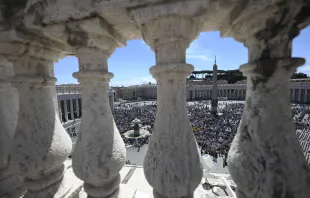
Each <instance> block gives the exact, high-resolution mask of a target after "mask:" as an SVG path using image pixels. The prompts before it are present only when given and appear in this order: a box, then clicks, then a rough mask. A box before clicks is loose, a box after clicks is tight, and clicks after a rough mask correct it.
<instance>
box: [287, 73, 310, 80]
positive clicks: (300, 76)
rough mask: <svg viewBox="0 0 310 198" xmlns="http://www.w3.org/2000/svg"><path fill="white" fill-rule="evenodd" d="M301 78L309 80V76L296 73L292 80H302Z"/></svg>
mask: <svg viewBox="0 0 310 198" xmlns="http://www.w3.org/2000/svg"><path fill="white" fill-rule="evenodd" d="M300 78H309V76H308V75H307V74H304V73H301V72H299V73H297V72H296V73H294V74H293V75H292V76H291V79H300Z"/></svg>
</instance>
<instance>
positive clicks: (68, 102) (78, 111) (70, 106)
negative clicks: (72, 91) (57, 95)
mask: <svg viewBox="0 0 310 198" xmlns="http://www.w3.org/2000/svg"><path fill="white" fill-rule="evenodd" d="M58 110H59V117H60V118H61V121H62V122H68V121H69V120H75V119H78V118H81V116H82V99H81V98H76V99H59V100H58Z"/></svg>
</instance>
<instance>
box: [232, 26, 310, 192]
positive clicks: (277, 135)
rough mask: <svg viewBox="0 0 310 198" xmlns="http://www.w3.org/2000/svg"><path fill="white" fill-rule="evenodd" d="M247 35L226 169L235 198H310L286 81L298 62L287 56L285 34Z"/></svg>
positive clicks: (289, 43)
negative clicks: (238, 113) (241, 99)
mask: <svg viewBox="0 0 310 198" xmlns="http://www.w3.org/2000/svg"><path fill="white" fill-rule="evenodd" d="M258 35H272V34H268V32H261V33H259V34H257V35H256V36H257V37H256V36H252V37H249V38H248V39H247V40H246V42H245V45H246V46H247V47H248V51H249V63H248V64H244V65H242V66H241V67H240V70H241V71H242V72H243V74H244V75H245V76H246V77H247V93H246V102H245V108H244V112H243V116H242V119H241V122H240V125H239V128H238V132H237V134H236V136H235V138H234V140H233V143H232V145H231V148H230V151H229V157H228V168H229V172H230V174H231V176H232V178H233V180H234V181H235V183H236V184H237V191H236V194H237V197H238V198H249V197H256V198H267V197H283V198H284V197H294V198H308V197H309V195H310V188H309V185H310V172H309V167H308V165H307V162H306V160H305V157H304V155H303V153H302V151H301V148H300V145H299V142H298V139H297V136H296V132H295V128H294V124H293V120H292V112H291V111H292V110H291V103H290V92H289V88H290V84H289V82H290V77H291V75H292V74H293V73H294V72H295V71H296V67H298V66H300V65H303V64H304V62H305V61H304V59H302V58H292V57H291V47H292V41H291V40H289V39H288V36H286V35H276V36H275V37H270V38H268V39H266V38H265V39H264V40H261V37H259V36H258Z"/></svg>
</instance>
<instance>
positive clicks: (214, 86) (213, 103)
mask: <svg viewBox="0 0 310 198" xmlns="http://www.w3.org/2000/svg"><path fill="white" fill-rule="evenodd" d="M217 105H218V101H217V65H216V56H215V61H214V65H213V80H212V100H211V113H212V114H217Z"/></svg>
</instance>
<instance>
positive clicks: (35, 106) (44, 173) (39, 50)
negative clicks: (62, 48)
mask: <svg viewBox="0 0 310 198" xmlns="http://www.w3.org/2000/svg"><path fill="white" fill-rule="evenodd" d="M20 46H23V45H22V44H21V45H20ZM11 47H12V48H11V49H13V48H14V46H11ZM24 49H25V51H22V49H21V50H20V52H21V53H22V54H18V53H15V54H14V53H13V52H12V51H8V52H7V53H11V54H10V55H7V57H8V58H9V60H10V62H12V63H13V66H14V72H15V77H14V78H13V79H12V85H13V86H14V87H16V89H17V90H18V96H19V97H18V102H19V111H18V118H17V119H18V121H17V126H16V131H15V136H14V140H13V143H12V145H13V147H12V151H11V157H10V159H11V163H12V168H13V170H14V171H16V173H20V174H22V175H23V176H24V177H25V180H24V183H23V185H24V187H25V188H26V189H27V190H28V192H27V194H26V195H25V196H24V197H25V198H28V197H31V198H32V197H33V198H34V197H38V198H39V197H51V196H54V197H62V196H63V195H64V194H66V193H67V191H68V190H69V189H70V188H69V187H68V186H70V183H64V182H65V181H64V182H62V181H63V174H64V171H65V170H64V165H63V161H64V160H65V159H66V158H67V157H68V156H69V154H70V152H71V146H72V143H71V140H70V137H69V135H68V134H67V132H66V131H65V129H64V128H63V126H62V124H61V123H60V120H59V117H58V113H57V112H56V108H57V101H56V90H55V81H56V79H55V78H54V72H53V67H54V66H53V58H54V57H57V55H55V54H54V53H57V52H56V51H53V50H50V49H48V48H43V47H39V46H30V45H28V46H27V47H25V48H24ZM16 51H18V50H17V49H16ZM31 53H34V54H37V55H38V56H40V55H44V56H45V59H42V58H41V57H35V56H34V54H31Z"/></svg>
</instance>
